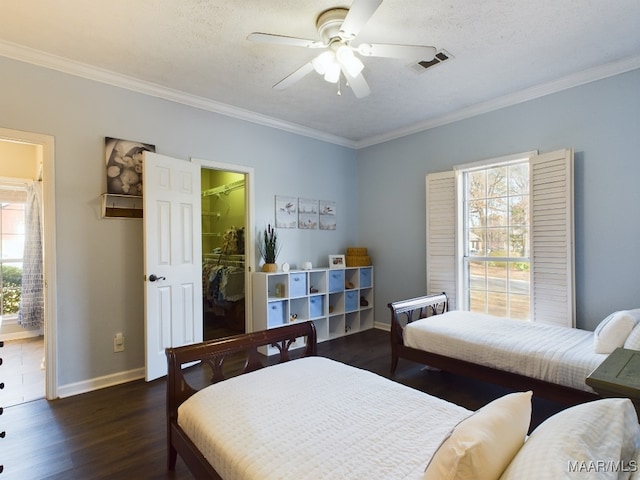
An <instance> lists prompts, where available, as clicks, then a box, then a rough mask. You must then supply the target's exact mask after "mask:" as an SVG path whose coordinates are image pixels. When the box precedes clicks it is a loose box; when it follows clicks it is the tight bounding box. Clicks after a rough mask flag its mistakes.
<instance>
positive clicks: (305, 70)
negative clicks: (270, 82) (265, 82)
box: [273, 62, 314, 90]
mask: <svg viewBox="0 0 640 480" xmlns="http://www.w3.org/2000/svg"><path fill="white" fill-rule="evenodd" d="M313 70H314V69H313V64H312V63H311V62H308V63H305V64H304V65H303V66H301V67H300V68H299V69H298V70H296V71H295V72H293V73H292V74H290V75H289V76H287V77H285V78H283V79H282V80H280V81H279V82H278V83H276V84H275V85H274V86H273V88H274V89H275V90H284V89H285V88H288V87H290V86H291V85H293V84H294V83H296V82H297V81H299V80H302V78H303V77H305V76H306V75H308V74H309V73H311V72H313Z"/></svg>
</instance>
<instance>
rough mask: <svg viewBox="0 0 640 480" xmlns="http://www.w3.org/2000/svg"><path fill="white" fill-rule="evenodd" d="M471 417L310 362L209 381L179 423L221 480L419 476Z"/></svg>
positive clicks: (382, 382)
mask: <svg viewBox="0 0 640 480" xmlns="http://www.w3.org/2000/svg"><path fill="white" fill-rule="evenodd" d="M470 414H471V412H470V411H469V410H466V409H464V408H462V407H459V406H457V405H454V404H452V403H449V402H446V401H444V400H441V399H439V398H436V397H432V396H430V395H426V394H424V393H422V392H419V391H417V390H414V389H411V388H409V387H406V386H404V385H401V384H398V383H395V382H392V381H390V380H388V379H386V378H383V377H381V376H379V375H376V374H373V373H371V372H368V371H365V370H360V369H357V368H354V367H350V366H347V365H344V364H342V363H339V362H335V361H333V360H329V359H326V358H322V357H308V358H302V359H299V360H294V361H291V362H287V363H283V364H279V365H275V366H272V367H268V368H264V369H261V370H258V371H256V372H252V373H248V374H245V375H241V376H239V377H235V378H232V379H229V380H226V381H224V382H221V383H217V384H215V385H212V386H210V387H207V388H205V389H204V390H201V391H200V392H198V393H196V394H195V395H193V396H192V397H191V398H189V399H188V400H187V401H186V402H185V403H183V404H182V405H181V406H180V408H179V410H178V424H179V425H180V426H181V427H182V429H184V430H185V432H186V433H187V434H188V435H189V437H190V438H191V440H192V441H193V442H194V443H195V445H196V446H197V447H198V449H199V450H200V451H201V452H202V453H203V455H204V456H205V458H207V460H208V461H209V462H210V463H211V465H212V466H213V467H214V468H215V469H216V471H217V472H218V473H219V474H220V475H221V476H222V477H223V478H224V479H225V480H243V479H244V480H247V479H252V480H257V479H259V480H268V479H296V480H298V479H309V480H322V479H331V480H335V479H341V480H342V479H358V480H360V479H367V480H376V479H379V480H390V479H394V480H401V479H418V478H422V476H423V474H424V469H425V467H426V465H427V463H428V462H429V459H430V458H431V456H432V455H433V453H434V451H435V450H436V449H437V447H438V445H439V444H440V442H441V441H442V439H443V438H444V437H445V435H446V434H447V433H448V432H449V430H450V429H451V428H452V427H453V426H454V425H456V424H457V423H458V422H459V421H460V420H462V419H463V418H466V417H467V416H469V415H470Z"/></svg>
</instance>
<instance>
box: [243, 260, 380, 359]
mask: <svg viewBox="0 0 640 480" xmlns="http://www.w3.org/2000/svg"><path fill="white" fill-rule="evenodd" d="M252 282H253V326H254V330H267V329H270V328H277V327H281V326H283V325H288V324H290V323H293V322H304V321H307V320H311V321H312V322H313V323H314V324H315V327H316V331H317V334H318V342H323V341H326V340H331V339H333V338H338V337H342V336H344V335H348V334H350V333H356V332H361V331H363V330H367V329H369V328H373V321H374V319H373V267H370V266H369V267H347V268H344V269H313V270H295V271H290V272H276V273H263V272H256V273H254V274H253V276H252ZM296 343H297V345H296V344H294V345H293V347H292V348H299V347H302V346H304V342H303V341H302V339H299V340H296ZM261 352H262V353H263V354H265V355H272V354H275V353H277V352H278V350H277V348H276V347H268V348H263V350H262V351H261Z"/></svg>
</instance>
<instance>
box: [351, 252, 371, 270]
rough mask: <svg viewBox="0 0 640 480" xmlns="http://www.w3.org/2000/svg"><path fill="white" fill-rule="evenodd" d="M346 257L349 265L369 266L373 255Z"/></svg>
mask: <svg viewBox="0 0 640 480" xmlns="http://www.w3.org/2000/svg"><path fill="white" fill-rule="evenodd" d="M345 259H346V261H347V267H368V266H369V265H371V257H370V256H369V255H347V256H346V257H345Z"/></svg>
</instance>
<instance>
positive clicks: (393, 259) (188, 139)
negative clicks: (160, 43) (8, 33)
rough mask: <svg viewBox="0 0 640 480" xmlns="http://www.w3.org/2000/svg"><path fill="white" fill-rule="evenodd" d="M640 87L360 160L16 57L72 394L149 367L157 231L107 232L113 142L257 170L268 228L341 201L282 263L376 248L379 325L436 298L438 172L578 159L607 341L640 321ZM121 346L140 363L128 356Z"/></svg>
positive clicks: (12, 90) (16, 109) (4, 121)
mask: <svg viewBox="0 0 640 480" xmlns="http://www.w3.org/2000/svg"><path fill="white" fill-rule="evenodd" d="M639 85H640V71H635V72H631V73H627V74H623V75H619V76H617V77H613V78H610V79H606V80H602V81H599V82H594V83H591V84H588V85H584V86H581V87H577V88H574V89H571V90H567V91H564V92H561V93H558V94H555V95H550V96H547V97H544V98H541V99H538V100H535V101H530V102H527V103H525V104H521V105H517V106H513V107H510V108H505V109H502V110H500V111H496V112H493V113H489V114H486V115H482V116H479V117H476V118H472V119H469V120H465V121H461V122H457V123H455V124H451V125H447V126H443V127H440V128H435V129H432V130H429V131H426V132H423V133H419V134H415V135H412V136H409V137H405V138H402V139H398V140H394V141H390V142H387V143H385V144H381V145H376V146H373V147H369V148H366V149H363V150H360V151H358V152H355V151H353V150H351V149H348V148H344V147H339V146H336V145H331V144H327V143H324V142H321V141H317V140H313V139H310V138H307V137H302V136H299V135H294V134H291V133H286V132H282V131H278V130H274V129H271V128H267V127H263V126H259V125H256V124H252V123H248V122H244V121H241V120H237V119H233V118H229V117H225V116H221V115H217V114H213V113H210V112H206V111H203V110H199V109H195V108H191V107H187V106H184V105H179V104H176V103H172V102H169V101H165V100H161V99H158V98H153V97H149V96H146V95H142V94H138V93H135V92H130V91H126V90H122V89H119V88H115V87H111V86H107V85H103V84H100V83H96V82H92V81H88V80H84V79H81V78H77V77H73V76H69V75H66V74H63V73H59V72H55V71H51V70H47V69H44V68H39V67H35V66H32V65H28V64H24V63H21V62H17V61H13V60H9V59H6V58H0V127H3V128H9V129H16V130H24V131H29V132H36V133H42V134H48V135H53V136H54V137H55V161H56V220H57V240H56V241H57V251H56V256H57V267H58V272H57V273H58V276H57V279H56V282H57V318H58V340H59V342H58V357H59V358H58V365H59V385H60V386H68V385H73V384H76V383H80V384H82V383H83V382H90V381H91V380H92V379H95V378H98V377H102V376H108V375H113V374H118V373H119V372H126V371H128V370H133V369H137V368H141V367H143V365H144V347H143V345H144V340H143V335H144V331H143V304H142V295H143V283H142V274H143V269H142V224H141V222H140V221H136V220H103V219H101V218H100V201H99V196H100V194H101V193H102V192H103V191H104V190H105V179H104V170H103V169H104V164H103V155H104V137H105V136H111V137H117V138H125V139H131V140H138V141H142V142H146V143H151V144H155V145H156V146H157V150H158V152H159V153H163V154H166V155H170V156H174V157H177V158H183V159H185V160H186V159H188V158H190V157H194V158H199V159H205V160H214V161H219V162H225V163H231V164H239V165H246V166H250V167H253V168H254V169H255V180H256V190H255V203H256V224H257V226H258V227H261V226H262V225H264V224H266V223H267V222H270V221H273V208H274V195H290V196H295V197H308V198H318V199H326V200H335V201H336V202H337V208H338V230H337V231H335V232H327V231H322V232H320V231H302V230H281V233H282V238H283V241H284V248H283V252H282V257H281V259H282V261H285V260H286V261H289V262H290V263H299V262H301V261H304V260H311V261H313V262H314V263H315V264H317V265H319V264H321V263H324V262H326V260H325V259H326V255H327V254H329V253H338V252H343V251H344V249H345V248H346V247H347V246H349V245H362V246H366V247H368V248H369V250H370V253H371V255H372V257H373V261H374V264H375V266H376V273H375V281H376V301H375V302H376V304H375V306H376V321H378V322H387V321H388V312H387V308H386V303H387V302H389V301H392V300H396V299H400V298H405V297H408V296H411V295H418V294H422V293H423V292H424V290H425V254H424V232H425V218H424V217H425V213H424V212H425V206H424V178H425V175H426V174H427V173H429V172H436V171H441V170H445V169H448V168H451V166H452V165H454V164H459V163H466V162H470V161H474V160H479V159H483V158H487V157H494V156H501V155H506V154H510V153H514V152H520V151H525V150H532V149H539V150H540V151H542V152H544V151H550V150H554V149H557V148H562V147H573V148H574V149H575V151H576V273H577V303H578V318H579V326H581V327H585V328H593V327H594V326H595V325H596V323H597V322H598V320H599V319H601V318H602V317H603V316H605V315H606V314H607V313H608V312H610V311H612V310H614V309H617V308H631V307H635V306H640V301H639V298H640V295H639V293H640V292H639V287H638V286H637V285H638V282H637V275H636V271H637V269H638V266H639V265H640V248H638V246H637V245H638V239H639V238H640V222H639V215H638V213H637V208H638V205H639V204H640V202H639V200H640V193H639V190H638V186H637V184H638V179H640V161H639V159H638V153H637V152H638V151H639V150H640V148H639V147H640V140H639V132H640V121H639V115H640V113H639V112H640V88H639V87H638V86H639ZM119 331H122V332H123V333H124V334H125V336H126V339H127V349H126V351H125V352H124V353H118V354H114V353H113V343H112V339H113V335H114V334H115V333H116V332H119Z"/></svg>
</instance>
